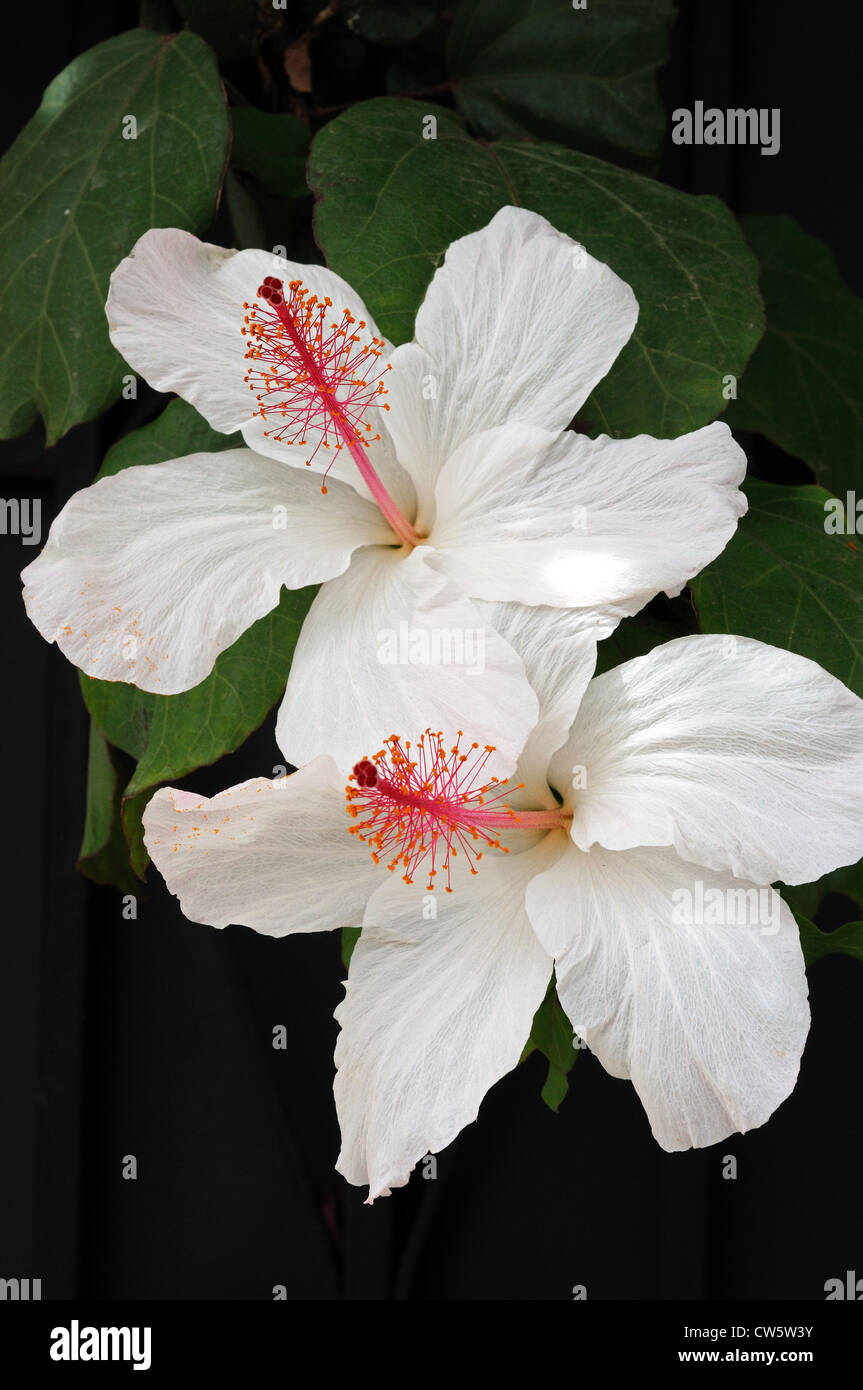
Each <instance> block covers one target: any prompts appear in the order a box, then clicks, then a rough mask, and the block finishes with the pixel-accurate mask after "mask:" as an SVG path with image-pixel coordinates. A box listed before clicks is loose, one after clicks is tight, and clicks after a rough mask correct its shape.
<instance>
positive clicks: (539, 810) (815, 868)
mask: <svg viewBox="0 0 863 1390" xmlns="http://www.w3.org/2000/svg"><path fill="white" fill-rule="evenodd" d="M538 626H539V625H538V624H536V623H534V624H533V625H531V626H528V625H525V624H522V623H521V622H520V617H519V614H518V613H517V612H513V613H510V615H509V622H508V625H507V629H506V630H507V635H508V636H509V637H510V639H511V640H512V641H513V642H514V644H515V646H516V648H517V649H518V650H519V651H520V652H521V654H522V656H523V657H524V659H525V663H526V666H527V669H528V671H530V672H531V673H532V674H535V673H537V672H539V673H540V674H539V675H538V676H537V677H536V679H537V686H538V688H539V692H540V698H541V702H542V709H543V716H544V719H543V721H542V722H541V724H540V726H539V728H538V729H537V731H536V734H535V736H534V737H533V738H532V739H531V741H530V743H529V744H528V746H527V748H526V749H525V751H524V754H523V756H522V759H521V763H520V766H519V773H518V776H519V781H520V782H521V784H522V785H521V786H518V785H516V787H514V788H511V787H505V786H501V785H495V784H494V783H493V782H491V781H490V779H489V778H488V776H487V772H486V758H487V750H486V749H484V748H482V746H477V745H476V743H473V745H472V746H470V742H469V741H467V740H465V739H464V738H461V737H460V738H458V739H456V740H455V742H454V743H453V745H452V747H451V748H448V747H447V746H446V744H445V743H444V741H443V739H442V738H441V737H440V736H439V735H437V734H426V735H425V737H424V739H423V740H421V741H419V742H417V743H415V744H414V745H413V747H410V746H409V745H408V744H406V743H405V742H404V741H403V740H399V739H396V738H395V737H391V738H389V739H388V740H387V741H386V742H385V744H384V746H383V748H382V749H381V750H377V751H376V752H375V753H374V754H373V755H372V757H371V758H369V757H366V758H364V759H361V760H360V762H358V763H357V764H356V766H355V768H354V771H353V774H352V778H351V784H350V786H349V788H348V802H347V809H348V811H349V812H350V816H351V817H352V819H349V820H347V821H346V820H345V799H344V784H343V779H342V778H340V776H339V773H338V769H337V767H336V765H335V763H334V762H333V760H332V759H331V758H328V757H320V758H318V759H316V760H315V761H314V762H313V763H311V764H309V765H308V766H307V767H304V768H302V769H301V770H300V771H299V772H297V773H295V774H294V775H293V776H291V777H288V778H286V779H283V780H282V781H281V782H280V783H273V782H269V781H265V780H262V779H258V780H255V781H250V782H246V783H244V784H243V785H242V786H239V787H234V788H232V789H231V790H229V791H226V792H223V793H221V795H219V796H216V797H214V798H213V799H212V800H205V799H203V798H200V797H198V796H195V795H192V794H190V793H187V792H178V791H173V790H168V789H166V790H162V791H160V792H158V793H157V794H156V796H155V797H154V798H153V800H152V801H151V802H150V804H149V806H148V807H147V810H146V813H145V817H144V823H145V828H146V841H147V847H148V849H149V851H150V854H151V856H152V858H153V860H154V861H155V863H156V865H157V867H158V868H159V870H160V872H161V873H162V874H163V875H164V877H165V879H166V881H167V883H168V886H169V888H170V889H171V890H172V891H173V892H174V893H175V894H177V896H178V897H179V899H180V903H181V905H182V908H183V911H184V912H185V913H186V915H187V916H188V917H191V918H192V919H193V920H196V921H199V922H205V923H209V924H210V925H212V926H216V927H223V926H226V925H227V924H228V923H231V922H235V923H240V924H244V925H246V926H249V927H253V928H254V929H255V930H257V931H260V932H265V933H267V934H269V935H273V936H281V935H284V934H285V933H289V932H296V931H315V930H319V929H321V928H328V927H330V928H331V927H340V926H345V925H359V924H360V923H362V927H363V930H362V935H361V936H360V939H359V941H358V943H357V946H356V948H355V950H354V953H353V957H352V960H351V964H350V970H349V975H348V981H347V986H346V997H345V999H344V1001H343V1002H342V1004H340V1006H339V1008H338V1010H337V1011H336V1017H337V1019H338V1021H339V1023H340V1025H341V1032H340V1036H339V1040H338V1044H337V1047H336V1065H337V1069H338V1070H337V1076H336V1082H335V1095H336V1104H337V1109H338V1115H339V1121H340V1125H341V1131H342V1152H341V1155H340V1158H339V1162H338V1167H339V1170H340V1171H341V1172H342V1173H343V1174H344V1175H345V1177H346V1178H348V1179H349V1181H350V1182H352V1183H357V1184H366V1183H368V1184H369V1189H370V1192H369V1198H370V1200H371V1199H374V1198H375V1197H376V1196H379V1195H385V1194H387V1193H388V1192H389V1191H390V1190H391V1189H392V1188H393V1187H397V1186H400V1185H402V1184H404V1183H405V1182H406V1181H407V1179H408V1176H409V1174H410V1172H411V1169H412V1168H413V1167H414V1165H415V1164H416V1163H417V1161H418V1160H419V1159H420V1158H421V1157H422V1156H423V1155H424V1154H426V1153H427V1152H429V1151H432V1152H434V1151H437V1150H439V1149H441V1148H443V1147H444V1146H445V1145H447V1144H449V1143H450V1142H451V1140H452V1139H453V1138H455V1136H456V1134H458V1132H459V1130H461V1129H462V1127H463V1126H464V1125H466V1124H468V1123H470V1122H471V1121H472V1120H474V1119H475V1118H476V1115H477V1112H478V1110H479V1106H480V1103H481V1101H482V1099H483V1096H484V1095H485V1093H486V1091H487V1090H488V1089H489V1087H490V1086H492V1085H493V1084H494V1083H495V1081H497V1080H498V1079H499V1078H500V1077H501V1076H503V1075H504V1073H506V1072H508V1071H509V1070H510V1069H511V1068H512V1067H514V1066H515V1065H516V1064H517V1062H518V1060H519V1057H520V1055H521V1052H522V1049H523V1047H524V1044H525V1041H526V1039H527V1037H528V1034H529V1031H530V1027H531V1021H532V1019H533V1016H534V1013H535V1011H536V1009H537V1007H538V1006H539V1004H540V1003H541V1001H542V999H543V997H544V995H545V992H546V988H547V985H548V982H549V978H550V975H551V970H552V966H553V967H554V970H555V972H556V976H557V990H558V994H559V997H560V1001H561V1003H562V1005H563V1007H564V1009H565V1010H566V1012H567V1014H568V1016H569V1018H570V1020H571V1022H572V1025H573V1027H574V1029H575V1031H576V1033H577V1034H578V1035H579V1036H580V1037H582V1038H583V1039H585V1040H586V1042H587V1043H588V1045H589V1046H590V1048H591V1049H592V1050H593V1052H594V1053H595V1054H596V1056H597V1057H598V1058H599V1060H600V1062H601V1063H602V1064H603V1066H604V1067H605V1068H606V1070H607V1071H609V1072H610V1073H611V1074H612V1075H613V1076H616V1077H627V1078H629V1079H630V1080H631V1081H632V1083H633V1085H634V1086H635V1088H636V1090H637V1092H638V1095H639V1096H640V1098H641V1101H642V1103H643V1105H644V1108H645V1110H646V1111H647V1114H648V1117H649V1119H650V1123H651V1126H652V1129H653V1133H654V1135H655V1137H656V1139H657V1140H658V1142H659V1143H660V1144H661V1145H662V1147H663V1148H665V1149H668V1150H677V1149H685V1148H688V1147H690V1146H693V1145H696V1146H700V1145H706V1144H713V1143H715V1142H717V1141H718V1140H720V1139H723V1138H725V1137H726V1136H727V1135H729V1134H731V1133H733V1132H736V1131H745V1130H748V1129H751V1128H753V1127H754V1126H757V1125H760V1124H762V1123H763V1122H764V1121H765V1120H766V1119H767V1118H768V1116H769V1115H771V1114H772V1112H773V1111H774V1110H775V1109H776V1107H777V1106H778V1105H779V1104H780V1103H781V1102H782V1101H783V1100H784V1099H785V1098H786V1097H787V1096H788V1094H789V1093H790V1091H791V1090H792V1088H793V1086H794V1083H795V1080H796V1077H797V1073H798V1068H799V1062H800V1056H801V1053H802V1050H803V1046H804V1042H805V1039H806V1034H807V1030H808V1026H809V1011H808V1005H807V990H806V977H805V972H804V966H803V957H802V953H801V949H800V943H799V938H798V932H797V928H796V924H795V922H794V918H793V917H792V915H791V912H790V911H789V909H788V908H787V907H786V906H785V904H784V903H782V902H781V900H780V899H779V897H778V895H776V894H774V892H773V890H772V889H770V888H769V887H768V885H770V884H771V882H772V881H773V880H776V879H782V880H784V881H785V882H787V883H800V882H808V881H809V880H812V879H815V878H817V877H819V876H820V875H821V874H823V873H825V872H827V871H829V870H830V869H832V868H834V867H836V866H837V865H840V864H845V863H850V862H854V861H856V860H857V859H859V858H860V856H861V854H863V817H861V813H860V803H859V789H860V785H861V781H863V766H861V764H863V751H861V750H863V701H861V700H859V699H858V698H857V696H856V695H853V694H852V693H851V692H850V691H848V690H847V689H846V688H845V686H843V685H842V684H841V683H840V682H839V681H837V680H836V679H835V678H834V677H832V676H830V675H828V674H827V673H826V672H825V671H823V670H822V669H821V668H820V667H819V666H817V665H816V664H815V663H814V662H812V661H809V660H807V659H805V658H803V657H799V656H794V655H791V654H790V653H788V652H785V651H779V650H777V649H775V648H773V647H769V646H765V645H763V644H762V643H760V642H755V641H751V640H749V639H744V638H736V639H734V642H733V645H731V646H730V645H729V643H728V639H725V638H720V637H684V638H680V639H678V640H676V641H672V642H669V643H667V644H665V645H664V646H660V647H658V648H656V649H655V650H654V651H652V652H651V653H650V654H649V655H647V656H643V657H639V658H637V659H636V660H634V661H629V662H626V663H625V664H624V665H622V666H619V667H617V668H616V669H615V670H613V671H610V672H608V673H607V674H605V675H602V676H599V677H597V678H596V679H594V680H593V681H591V682H590V683H589V685H588V686H587V689H586V691H585V690H584V683H583V682H582V681H581V678H580V673H579V672H575V673H574V672H573V670H572V669H567V664H566V662H565V661H561V660H559V657H560V650H558V649H557V648H556V647H555V642H556V640H557V636H559V634H555V632H554V631H552V632H551V639H550V640H551V647H550V649H549V634H548V633H547V632H546V633H545V634H541V633H539V632H538V630H537V629H538ZM582 695H583V698H582ZM567 703H568V704H569V708H570V710H572V709H573V708H577V709H578V713H577V715H576V717H575V720H574V722H573V721H572V718H571V716H570V719H569V724H570V729H569V736H568V738H567V740H566V743H565V745H564V746H562V747H559V748H558V751H557V752H556V753H554V755H553V756H552V757H551V758H550V759H549V749H550V748H551V747H553V746H557V745H559V744H560V712H561V710H562V709H563V708H564V707H565V706H566V704H567ZM546 722H547V723H548V724H549V728H550V733H549V729H544V727H543V726H544V724H545V723H546ZM510 793H511V794H510ZM504 798H506V803H505V802H504ZM351 832H352V833H351ZM369 851H371V852H372V853H371V854H370V853H369ZM387 867H389V868H391V870H392V872H391V873H390V874H388V873H387V872H386V869H387ZM404 879H407V880H408V882H407V883H406V882H405V881H403V880H404ZM448 889H451V890H452V891H447V890H448Z"/></svg>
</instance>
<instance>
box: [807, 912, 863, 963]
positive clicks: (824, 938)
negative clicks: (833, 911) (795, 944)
mask: <svg viewBox="0 0 863 1390" xmlns="http://www.w3.org/2000/svg"><path fill="white" fill-rule="evenodd" d="M797 925H798V927H799V928H800V945H801V946H802V948H803V959H804V960H805V961H806V966H807V969H808V967H809V966H810V965H814V963H815V961H816V960H820V959H821V957H822V956H831V955H836V954H839V955H843V956H854V957H855V958H856V959H857V960H859V961H863V922H846V923H845V926H844V927H837V928H836V930H835V931H819V929H818V927H816V926H815V924H814V922H810V921H809V920H808V918H806V917H798V918H797Z"/></svg>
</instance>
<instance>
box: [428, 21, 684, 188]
mask: <svg viewBox="0 0 863 1390" xmlns="http://www.w3.org/2000/svg"><path fill="white" fill-rule="evenodd" d="M673 18H674V6H673V4H672V3H671V0H638V3H633V0H590V3H589V4H588V5H587V7H586V8H584V9H575V8H574V7H573V4H572V0H527V3H526V2H525V0H461V3H460V4H459V5H458V6H457V8H456V11H455V16H454V19H453V26H452V30H451V33H450V39H449V46H448V63H449V70H450V73H451V74H452V78H453V94H454V96H455V99H456V103H457V104H458V107H459V109H460V110H461V111H462V112H463V114H464V115H465V116H466V117H467V119H468V120H469V121H470V123H471V125H473V126H474V127H475V128H476V129H478V130H479V131H480V132H481V133H482V134H484V135H488V136H491V137H497V136H503V137H510V138H518V137H522V136H531V135H534V136H541V137H543V138H544V139H547V140H559V141H560V142H561V143H562V144H565V145H571V146H573V147H575V148H576V149H579V150H581V151H583V152H584V153H585V154H596V155H602V156H603V157H604V158H607V159H613V160H619V159H622V160H623V162H625V163H631V162H633V161H635V162H638V163H641V164H644V163H648V162H653V161H655V160H657V159H658V158H659V152H660V149H661V145H662V135H663V130H664V127H665V115H664V111H663V107H662V103H661V101H660V99H659V92H658V89H657V85H656V71H657V68H659V67H660V66H661V65H662V64H664V63H665V62H666V61H667V58H668V40H669V33H670V30H671V24H672V20H673Z"/></svg>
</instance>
